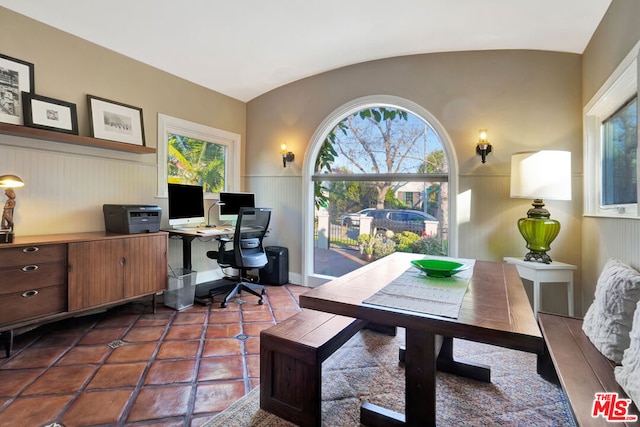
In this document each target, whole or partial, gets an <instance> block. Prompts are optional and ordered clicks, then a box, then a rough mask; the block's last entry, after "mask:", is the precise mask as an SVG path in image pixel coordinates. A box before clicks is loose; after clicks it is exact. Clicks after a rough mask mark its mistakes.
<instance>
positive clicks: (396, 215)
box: [367, 209, 439, 237]
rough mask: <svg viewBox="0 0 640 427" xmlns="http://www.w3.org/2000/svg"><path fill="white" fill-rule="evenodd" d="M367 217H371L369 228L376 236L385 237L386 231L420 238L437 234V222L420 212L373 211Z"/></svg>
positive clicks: (399, 210) (398, 210)
mask: <svg viewBox="0 0 640 427" xmlns="http://www.w3.org/2000/svg"><path fill="white" fill-rule="evenodd" d="M367 215H368V216H371V217H373V219H372V221H371V227H372V229H373V230H374V234H376V235H386V234H387V231H393V232H394V233H401V232H403V231H411V232H413V233H416V234H418V235H419V236H422V237H427V236H435V235H437V234H438V224H439V223H438V220H437V219H436V218H435V217H433V216H432V215H429V214H428V213H424V212H421V211H412V210H406V209H375V210H372V211H371V212H369V213H368V214H367Z"/></svg>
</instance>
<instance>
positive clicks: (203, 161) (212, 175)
mask: <svg viewBox="0 0 640 427" xmlns="http://www.w3.org/2000/svg"><path fill="white" fill-rule="evenodd" d="M167 142H168V147H167V182H170V183H178V184H190V185H201V186H202V187H203V189H204V192H205V193H219V192H220V191H224V188H225V186H224V185H225V156H226V147H225V146H224V145H221V144H215V143H212V142H207V141H203V140H200V139H195V138H190V137H186V136H181V135H176V134H172V133H170V134H169V135H168V141H167Z"/></svg>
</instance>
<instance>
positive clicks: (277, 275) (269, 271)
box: [259, 246, 289, 285]
mask: <svg viewBox="0 0 640 427" xmlns="http://www.w3.org/2000/svg"><path fill="white" fill-rule="evenodd" d="M264 252H265V254H267V265H266V266H264V267H263V268H261V269H260V271H259V274H260V283H264V284H265V285H285V284H287V283H289V250H288V249H287V248H284V247H282V246H266V247H265V248H264Z"/></svg>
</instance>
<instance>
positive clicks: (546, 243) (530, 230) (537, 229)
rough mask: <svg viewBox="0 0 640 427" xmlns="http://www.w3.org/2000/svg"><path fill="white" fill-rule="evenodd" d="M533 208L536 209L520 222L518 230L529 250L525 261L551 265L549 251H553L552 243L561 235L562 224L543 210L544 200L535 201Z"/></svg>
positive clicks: (531, 210)
mask: <svg viewBox="0 0 640 427" xmlns="http://www.w3.org/2000/svg"><path fill="white" fill-rule="evenodd" d="M533 206H534V208H533V209H529V212H527V217H526V218H520V219H519V220H518V230H520V234H522V237H523V238H524V240H525V241H526V242H527V249H529V253H527V255H525V258H524V260H525V261H538V262H543V263H545V264H549V263H551V257H550V256H549V255H547V251H549V250H551V242H553V240H554V239H555V238H556V236H558V233H560V222H558V221H556V220H555V219H550V218H549V211H547V210H546V209H544V208H542V206H544V203H542V200H539V199H536V200H534V202H533Z"/></svg>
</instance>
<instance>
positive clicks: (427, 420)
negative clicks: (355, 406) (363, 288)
mask: <svg viewBox="0 0 640 427" xmlns="http://www.w3.org/2000/svg"><path fill="white" fill-rule="evenodd" d="M437 347H438V343H437V342H436V335H434V334H433V333H429V332H425V331H420V330H413V329H407V330H406V350H405V368H404V369H405V384H406V392H405V393H406V405H405V415H404V416H402V414H398V413H395V412H392V411H389V410H387V409H384V408H381V407H379V406H376V405H373V404H370V403H367V404H364V405H362V407H361V408H360V422H361V423H362V424H364V425H366V426H371V427H376V426H403V425H406V426H420V427H425V426H435V425H436V356H437V352H438V350H439V349H438V348H437Z"/></svg>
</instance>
